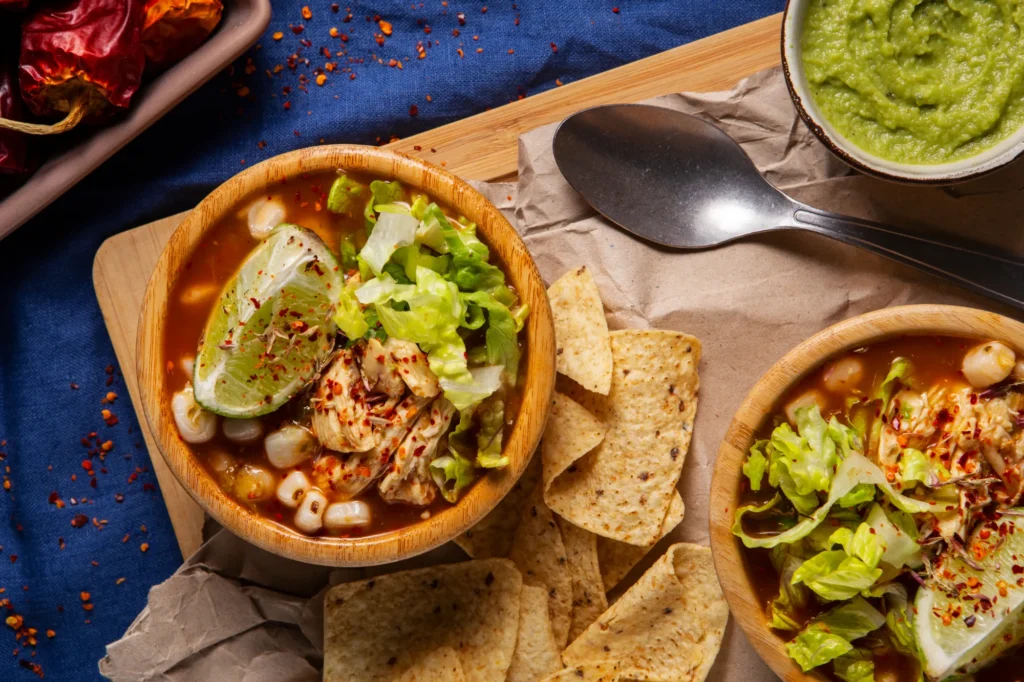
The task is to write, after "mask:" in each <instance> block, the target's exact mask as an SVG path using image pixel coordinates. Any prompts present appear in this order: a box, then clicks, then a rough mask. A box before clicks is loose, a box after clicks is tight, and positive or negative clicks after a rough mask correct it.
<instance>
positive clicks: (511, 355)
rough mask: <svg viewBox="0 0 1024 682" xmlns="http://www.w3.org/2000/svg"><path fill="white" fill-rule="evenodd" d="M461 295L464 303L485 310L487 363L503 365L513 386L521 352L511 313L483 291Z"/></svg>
mask: <svg viewBox="0 0 1024 682" xmlns="http://www.w3.org/2000/svg"><path fill="white" fill-rule="evenodd" d="M461 297H462V300H463V302H464V303H466V305H476V306H479V307H480V308H482V309H484V310H486V311H487V332H486V334H485V336H484V339H485V345H486V348H487V363H488V364H490V365H503V366H504V367H505V371H506V372H507V373H508V381H509V384H511V385H512V386H515V384H516V381H517V380H518V375H519V358H520V355H521V353H520V351H519V343H518V341H517V340H516V323H515V320H514V319H513V318H512V313H510V312H509V310H508V308H507V307H506V306H505V305H503V304H501V303H499V302H498V301H497V300H496V299H495V298H494V296H492V295H491V294H489V293H487V292H485V291H476V292H473V293H471V294H461Z"/></svg>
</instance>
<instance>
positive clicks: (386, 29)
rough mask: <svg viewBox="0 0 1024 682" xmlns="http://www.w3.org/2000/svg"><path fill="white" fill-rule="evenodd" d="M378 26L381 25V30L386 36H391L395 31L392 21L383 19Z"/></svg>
mask: <svg viewBox="0 0 1024 682" xmlns="http://www.w3.org/2000/svg"><path fill="white" fill-rule="evenodd" d="M377 26H379V27H380V32H381V33H383V34H384V35H386V36H390V35H391V33H392V32H393V31H394V28H392V26H391V23H390V22H387V21H384V20H383V19H381V20H380V21H378V22H377Z"/></svg>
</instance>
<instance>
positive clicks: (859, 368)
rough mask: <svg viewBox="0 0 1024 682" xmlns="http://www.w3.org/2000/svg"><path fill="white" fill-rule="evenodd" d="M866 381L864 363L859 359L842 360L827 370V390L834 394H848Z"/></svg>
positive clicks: (825, 379)
mask: <svg viewBox="0 0 1024 682" xmlns="http://www.w3.org/2000/svg"><path fill="white" fill-rule="evenodd" d="M863 379H864V363H863V362H861V361H860V360H859V359H858V358H849V357H847V358H840V359H839V360H836V361H835V362H833V363H832V364H831V365H829V366H828V369H826V370H825V377H824V382H825V388H827V389H828V390H830V391H832V392H833V393H846V392H848V391H850V390H852V389H854V388H856V387H857V384H859V383H860V382H861V381H862V380H863Z"/></svg>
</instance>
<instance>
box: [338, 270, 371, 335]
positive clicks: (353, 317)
mask: <svg viewBox="0 0 1024 682" xmlns="http://www.w3.org/2000/svg"><path fill="white" fill-rule="evenodd" d="M357 286H359V285H358V284H356V280H355V279H354V278H350V279H349V280H348V282H347V283H346V284H345V286H344V287H342V289H341V293H340V294H339V296H338V300H337V302H335V304H334V323H335V324H336V325H338V329H340V330H341V333H342V334H344V335H345V336H347V337H348V338H349V339H359V338H362V337H363V336H365V335H366V333H367V332H368V331H370V325H369V323H368V322H367V321H366V315H365V314H364V313H363V309H362V307H360V305H359V301H357V300H356V294H355V292H356V287H357Z"/></svg>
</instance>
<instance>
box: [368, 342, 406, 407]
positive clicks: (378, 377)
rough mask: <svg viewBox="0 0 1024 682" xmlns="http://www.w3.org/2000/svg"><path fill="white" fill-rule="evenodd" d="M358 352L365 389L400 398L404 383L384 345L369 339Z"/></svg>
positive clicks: (403, 391)
mask: <svg viewBox="0 0 1024 682" xmlns="http://www.w3.org/2000/svg"><path fill="white" fill-rule="evenodd" d="M389 341H390V339H389ZM359 352H360V354H361V365H362V370H363V381H364V383H365V384H366V389H367V390H368V391H375V392H377V393H383V394H384V395H387V396H389V397H398V398H401V397H402V395H403V394H404V393H405V382H404V381H402V377H401V376H399V374H398V367H397V366H396V364H395V361H394V360H393V359H392V358H391V356H390V355H389V354H388V352H387V349H386V347H385V345H384V344H382V343H381V342H380V341H378V340H377V339H370V340H368V341H367V342H366V345H365V346H364V345H360V351H359Z"/></svg>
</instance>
